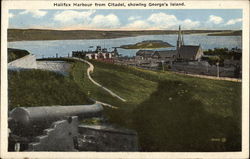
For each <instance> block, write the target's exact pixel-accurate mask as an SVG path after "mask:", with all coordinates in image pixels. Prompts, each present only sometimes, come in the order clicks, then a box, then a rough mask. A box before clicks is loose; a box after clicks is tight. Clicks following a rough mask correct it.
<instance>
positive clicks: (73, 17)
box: [53, 10, 95, 24]
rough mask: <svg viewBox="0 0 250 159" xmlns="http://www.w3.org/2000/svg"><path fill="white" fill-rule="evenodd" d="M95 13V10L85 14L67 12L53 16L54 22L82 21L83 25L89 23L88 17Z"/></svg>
mask: <svg viewBox="0 0 250 159" xmlns="http://www.w3.org/2000/svg"><path fill="white" fill-rule="evenodd" d="M94 13H95V10H89V11H85V12H79V11H73V10H67V11H63V12H57V13H56V14H55V15H54V18H53V19H54V20H55V21H59V22H61V23H76V22H77V20H82V21H83V23H84V24H86V23H89V21H90V20H91V19H90V16H91V15H93V14H94Z"/></svg>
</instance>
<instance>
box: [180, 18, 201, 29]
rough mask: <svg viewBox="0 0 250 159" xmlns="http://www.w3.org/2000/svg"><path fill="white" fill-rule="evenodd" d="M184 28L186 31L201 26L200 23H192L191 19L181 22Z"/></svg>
mask: <svg viewBox="0 0 250 159" xmlns="http://www.w3.org/2000/svg"><path fill="white" fill-rule="evenodd" d="M181 25H182V26H183V27H182V28H184V29H193V28H197V27H198V26H200V22H199V21H192V20H191V19H185V20H184V21H181Z"/></svg>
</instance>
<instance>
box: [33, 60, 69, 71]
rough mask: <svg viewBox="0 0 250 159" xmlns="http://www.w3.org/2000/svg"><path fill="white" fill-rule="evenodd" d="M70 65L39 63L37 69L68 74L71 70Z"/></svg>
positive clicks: (62, 62)
mask: <svg viewBox="0 0 250 159" xmlns="http://www.w3.org/2000/svg"><path fill="white" fill-rule="evenodd" d="M70 66H71V65H70V64H69V63H67V62H64V61H37V69H42V70H49V71H54V72H58V73H62V74H67V73H68V72H69V70H70Z"/></svg>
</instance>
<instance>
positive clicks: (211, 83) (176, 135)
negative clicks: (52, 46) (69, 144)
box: [8, 60, 241, 152]
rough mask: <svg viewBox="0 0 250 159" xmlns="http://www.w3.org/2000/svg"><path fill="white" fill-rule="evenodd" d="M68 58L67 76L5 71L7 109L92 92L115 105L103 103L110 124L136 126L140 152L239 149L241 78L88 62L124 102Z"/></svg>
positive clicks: (68, 100) (82, 97) (69, 101)
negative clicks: (6, 78) (214, 77)
mask: <svg viewBox="0 0 250 159" xmlns="http://www.w3.org/2000/svg"><path fill="white" fill-rule="evenodd" d="M70 61H71V60H70ZM71 62H72V67H71V71H70V76H63V75H60V74H56V73H54V72H49V71H41V70H24V71H17V72H16V71H9V74H8V89H9V109H13V108H14V107H17V106H42V105H73V104H89V103H91V101H90V100H89V97H90V98H92V99H96V100H99V101H101V102H105V103H109V104H111V105H113V106H116V107H118V109H112V108H109V107H105V116H106V117H107V118H108V121H109V122H110V123H112V124H115V125H119V126H122V127H125V128H131V129H134V130H136V131H137V133H138V138H139V144H140V145H139V146H140V151H168V152H176V151H178V152H181V151H190V152H192V151H203V152H204V151H205V152H209V151H240V150H241V126H240V125H241V83H240V82H230V81H220V80H210V79H202V78H196V77H190V76H185V75H179V74H175V73H171V72H155V71H148V70H141V69H138V68H133V67H127V66H118V65H114V64H107V63H102V62H97V61H91V62H92V63H93V64H94V66H95V70H94V73H93V74H92V77H93V79H94V80H96V81H97V82H99V83H101V84H102V85H104V86H105V87H107V88H109V89H111V90H112V91H113V92H115V93H117V94H118V95H119V96H121V97H123V98H125V99H126V100H127V101H126V102H122V101H121V100H119V99H117V98H115V97H113V96H111V95H110V94H108V93H107V92H106V91H104V90H103V89H101V88H100V87H98V86H96V85H94V84H93V83H92V82H91V81H90V80H89V79H88V78H87V75H86V69H87V68H88V65H87V64H85V63H82V62H74V61H71ZM90 122H93V121H90ZM94 122H95V121H94Z"/></svg>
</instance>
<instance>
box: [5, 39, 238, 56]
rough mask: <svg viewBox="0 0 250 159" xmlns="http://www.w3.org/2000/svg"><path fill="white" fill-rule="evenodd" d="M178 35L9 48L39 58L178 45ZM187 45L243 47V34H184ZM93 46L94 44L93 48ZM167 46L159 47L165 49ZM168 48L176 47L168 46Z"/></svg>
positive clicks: (32, 43)
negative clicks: (156, 43)
mask: <svg viewBox="0 0 250 159" xmlns="http://www.w3.org/2000/svg"><path fill="white" fill-rule="evenodd" d="M176 39H177V35H145V36H136V37H126V38H116V39H91V40H44V41H16V42H8V48H18V49H25V50H27V51H29V52H30V53H32V54H34V55H36V57H37V58H41V57H53V56H56V54H58V56H68V54H70V55H71V53H72V51H74V50H91V49H95V46H97V45H100V46H102V47H106V48H107V49H108V50H109V51H110V50H113V49H112V47H119V46H121V45H128V44H135V43H137V42H141V41H144V40H163V41H165V42H168V43H170V44H171V45H173V46H176ZM184 41H185V44H186V45H197V44H200V45H201V47H202V48H203V49H204V50H207V49H213V48H224V47H226V48H229V49H230V48H234V47H239V48H241V47H242V38H241V36H207V35H206V34H192V35H184ZM91 46H93V47H92V48H91ZM164 49H166V48H162V49H158V50H164ZM168 49H175V47H173V48H168ZM138 50H139V49H131V50H129V49H122V48H118V52H119V54H122V55H123V56H134V55H135V53H136V52H137V51H138Z"/></svg>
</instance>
